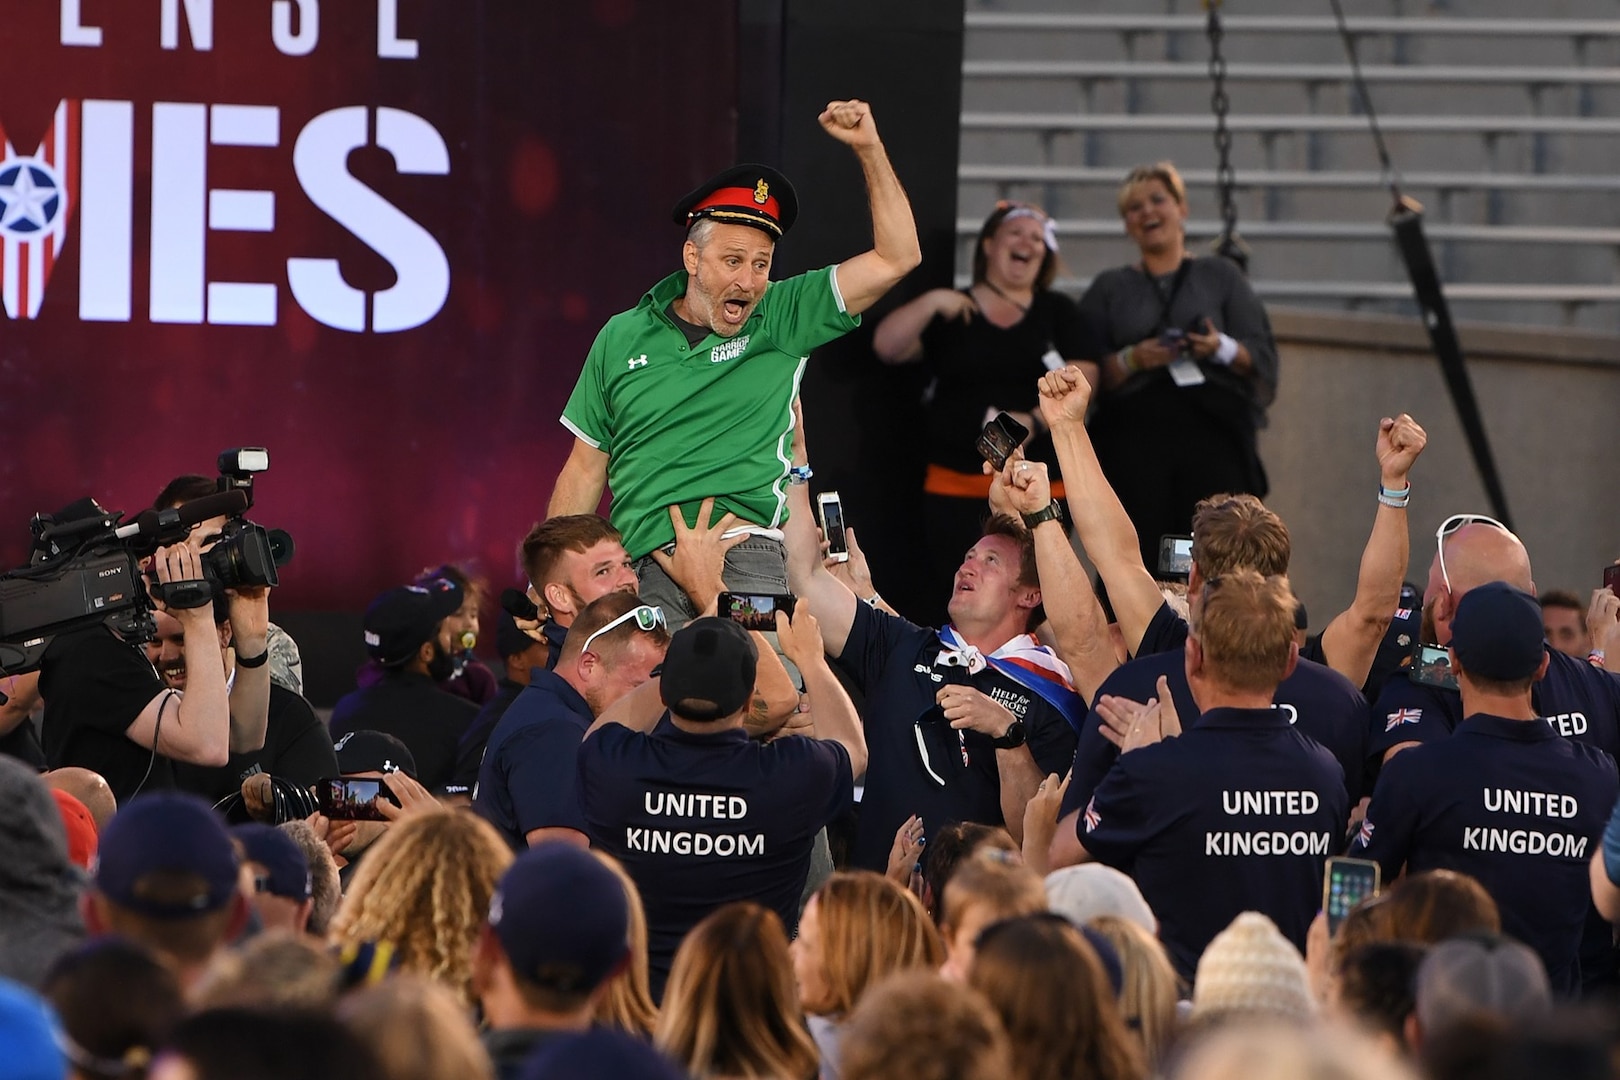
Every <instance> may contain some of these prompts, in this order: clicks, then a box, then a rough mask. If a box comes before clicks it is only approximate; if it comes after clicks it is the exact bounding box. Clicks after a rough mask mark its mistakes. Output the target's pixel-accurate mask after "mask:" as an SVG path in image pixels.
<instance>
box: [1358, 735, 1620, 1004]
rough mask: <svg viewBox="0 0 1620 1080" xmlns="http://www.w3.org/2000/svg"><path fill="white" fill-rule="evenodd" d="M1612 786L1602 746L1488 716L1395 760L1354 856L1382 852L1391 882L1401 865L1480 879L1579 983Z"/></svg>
mask: <svg viewBox="0 0 1620 1080" xmlns="http://www.w3.org/2000/svg"><path fill="white" fill-rule="evenodd" d="M1617 794H1620V784H1617V780H1616V776H1615V765H1614V759H1613V758H1611V757H1609V755H1608V754H1606V753H1604V752H1603V751H1601V750H1599V749H1597V748H1596V747H1594V746H1589V745H1583V744H1581V743H1580V742H1578V741H1576V740H1575V739H1573V738H1568V739H1565V738H1560V737H1559V733H1558V731H1557V730H1556V729H1555V728H1554V726H1553V725H1552V724H1551V723H1549V722H1547V721H1546V720H1508V719H1504V718H1502V717H1497V716H1488V715H1485V714H1483V713H1481V714H1477V715H1474V716H1470V717H1469V718H1468V719H1466V720H1464V721H1463V722H1462V723H1461V724H1459V725H1458V726H1457V729H1456V731H1455V732H1454V733H1453V734H1452V735H1451V737H1450V738H1444V739H1438V740H1436V741H1434V742H1429V743H1425V744H1424V745H1422V746H1418V747H1414V748H1412V749H1410V750H1408V751H1406V752H1405V753H1402V754H1397V755H1396V756H1395V757H1393V758H1391V759H1390V761H1389V763H1388V764H1387V765H1385V766H1384V771H1383V773H1382V775H1380V776H1379V778H1378V788H1377V790H1375V791H1374V792H1373V798H1372V804H1371V805H1370V806H1368V807H1367V818H1366V820H1365V821H1364V822H1362V825H1361V832H1360V833H1359V834H1358V835H1357V836H1356V839H1355V841H1354V842H1353V843H1352V844H1351V847H1350V854H1352V855H1357V856H1360V857H1362V858H1366V859H1376V860H1377V861H1378V862H1379V864H1380V865H1382V866H1383V868H1384V876H1385V880H1390V879H1393V878H1394V877H1395V875H1396V874H1398V873H1400V872H1401V869H1402V868H1403V867H1404V868H1405V869H1406V871H1407V872H1408V873H1418V872H1420V871H1424V870H1435V869H1446V870H1455V871H1457V872H1459V873H1463V874H1468V875H1469V876H1470V877H1473V878H1474V879H1476V880H1477V881H1479V883H1480V884H1481V885H1484V886H1485V888H1486V890H1487V891H1488V892H1489V893H1490V894H1491V898H1492V899H1494V900H1495V901H1496V906H1497V907H1498V908H1500V909H1501V912H1502V929H1503V931H1505V932H1506V933H1508V934H1511V935H1512V936H1514V937H1516V938H1518V939H1519V940H1520V941H1523V942H1524V943H1525V944H1527V945H1529V946H1530V947H1531V948H1533V949H1535V950H1536V952H1537V953H1538V954H1540V956H1541V959H1542V962H1543V963H1544V964H1545V965H1546V967H1547V975H1548V977H1549V978H1550V979H1551V981H1552V984H1553V986H1554V987H1555V988H1556V989H1558V990H1560V991H1563V992H1566V993H1567V992H1570V991H1573V990H1574V989H1575V988H1576V987H1577V986H1578V985H1579V984H1580V975H1581V963H1580V960H1581V956H1582V949H1581V944H1582V935H1583V933H1584V931H1585V929H1586V917H1587V911H1588V909H1589V908H1590V907H1591V892H1590V889H1591V885H1590V884H1589V882H1588V878H1587V863H1588V862H1589V861H1590V860H1591V858H1592V853H1593V852H1594V851H1596V850H1597V848H1598V845H1599V843H1600V842H1601V839H1600V838H1601V837H1602V835H1603V827H1604V825H1605V824H1606V823H1607V822H1608V820H1609V811H1610V810H1611V809H1612V808H1613V806H1614V803H1615V798H1616V796H1617Z"/></svg>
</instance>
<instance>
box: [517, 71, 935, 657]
mask: <svg viewBox="0 0 1620 1080" xmlns="http://www.w3.org/2000/svg"><path fill="white" fill-rule="evenodd" d="M820 122H821V126H822V128H823V129H824V130H825V131H826V132H827V133H828V134H829V135H831V136H832V137H833V138H835V139H837V140H838V141H839V142H842V143H844V144H846V145H847V146H849V147H850V148H851V149H853V150H854V151H855V155H856V157H857V159H858V160H859V161H860V163H861V170H862V172H863V174H864V175H865V178H866V188H867V193H868V197H869V201H870V206H871V213H872V232H873V245H872V249H871V250H870V251H866V252H863V253H861V254H859V255H856V256H855V257H853V258H851V259H847V260H845V261H844V262H842V263H839V264H838V265H837V266H833V267H824V268H822V269H819V270H812V271H810V272H809V273H806V274H801V275H799V276H797V277H793V278H788V279H787V280H785V281H778V282H772V281H771V280H770V269H771V259H772V256H773V255H774V253H775V250H776V244H777V241H778V240H780V239H781V238H782V237H783V236H784V235H785V234H786V233H787V231H788V230H789V229H790V228H791V227H792V225H793V222H794V219H795V218H796V217H797V216H798V207H799V201H798V196H797V193H796V192H795V191H794V189H793V186H792V185H791V184H790V183H788V181H787V178H786V177H784V176H783V175H782V174H781V173H779V172H777V171H776V170H775V169H772V168H770V167H768V166H764V165H737V166H734V167H732V168H730V169H727V170H725V171H724V172H722V173H720V174H719V175H718V176H715V177H714V178H712V179H711V180H709V181H708V182H707V183H705V184H703V185H701V186H699V187H698V188H697V189H695V190H693V191H692V192H690V193H688V194H687V195H686V196H685V197H684V198H682V199H681V200H680V201H679V202H678V203H677V204H676V205H675V209H674V214H673V217H674V220H675V222H676V224H678V225H680V226H681V227H682V228H684V229H685V230H686V244H685V246H684V247H683V249H682V268H681V269H680V270H678V271H676V272H675V273H674V274H671V275H670V276H669V277H667V278H665V279H664V280H663V281H661V282H659V283H658V284H657V285H654V286H653V287H652V289H651V290H649V291H648V292H647V294H646V295H645V296H644V297H642V300H641V303H640V304H638V305H637V306H636V307H635V308H634V309H632V310H630V311H627V312H623V313H621V314H619V315H615V316H614V317H613V318H612V319H610V320H609V321H608V323H607V325H606V326H605V327H603V329H602V332H601V333H600V334H599V335H597V339H596V342H595V344H594V345H592V346H591V351H590V353H589V355H588V356H587V357H586V359H585V367H584V370H583V371H582V372H581V374H580V378H579V381H578V383H577V384H576V385H575V387H574V392H573V394H572V396H571V397H570V398H569V400H568V404H567V406H566V407H565V408H564V409H563V415H562V422H563V426H565V427H566V428H568V430H569V431H571V432H572V433H573V434H574V449H573V452H572V454H570V455H569V458H568V461H567V463H566V464H565V465H564V466H563V469H562V472H561V473H559V474H558V476H557V484H556V487H555V488H554V489H553V491H552V494H551V502H550V505H549V507H548V509H547V511H546V513H547V516H548V517H556V516H558V515H562V514H585V513H590V512H592V511H594V510H595V509H596V508H597V505H598V504H599V503H600V502H601V501H602V493H603V491H604V490H605V488H607V487H612V489H613V508H612V518H613V524H614V525H615V526H617V527H618V529H619V531H620V532H621V533H623V537H624V546H625V549H626V550H627V551H629V553H630V555H631V557H632V558H634V559H636V560H638V561H637V564H636V573H637V575H638V576H639V577H640V581H641V585H640V590H639V591H640V595H641V599H642V600H643V602H645V603H648V604H651V605H653V606H655V607H661V608H662V609H663V610H664V612H665V614H666V615H667V616H668V617H669V619H670V625H671V626H680V625H682V624H684V623H685V622H686V621H688V620H690V619H692V618H693V617H695V616H696V615H697V613H698V606H697V605H694V604H692V603H691V602H690V601H689V600H688V598H687V597H686V596H685V595H684V594H683V593H682V592H681V589H680V588H679V587H678V586H677V585H676V583H675V582H674V581H673V580H672V579H671V578H670V577H669V576H668V574H667V572H666V569H667V563H660V562H658V561H655V560H654V559H653V553H654V552H657V551H660V549H662V548H665V547H666V546H667V545H669V544H672V543H673V542H674V541H675V539H676V533H675V529H674V527H673V525H672V523H671V521H670V515H669V509H668V508H669V507H671V506H678V507H679V508H680V514H681V516H682V517H684V518H685V520H686V523H687V524H688V525H691V524H694V522H695V519H696V517H697V514H698V508H699V505H700V504H701V503H702V501H703V500H704V499H706V498H713V499H715V503H716V507H717V509H718V510H719V511H720V513H722V514H727V513H729V514H735V515H736V518H737V522H738V524H737V526H736V528H735V529H734V530H733V533H734V534H735V535H739V536H741V535H746V536H748V539H747V540H745V541H743V542H742V543H741V544H739V545H738V546H737V547H735V548H733V549H732V550H731V551H730V552H729V553H728V556H727V567H728V570H730V571H732V572H737V571H739V570H740V571H742V572H746V573H748V574H750V575H752V576H754V577H756V578H758V579H761V584H760V585H759V586H758V587H757V589H756V591H759V592H777V593H785V592H787V571H786V566H785V563H784V561H783V553H782V535H781V528H780V527H781V525H782V522H784V521H785V520H786V519H787V509H786V501H785V499H784V498H783V485H784V484H785V483H786V482H787V481H788V480H789V470H788V461H787V458H786V457H784V456H783V454H782V447H783V445H784V440H785V439H786V437H787V433H788V432H789V430H790V429H791V428H792V424H793V419H792V411H791V407H792V403H793V399H794V396H795V395H796V394H797V392H798V386H799V379H800V376H801V375H802V373H803V370H804V358H805V357H807V356H808V355H809V354H810V352H811V351H812V350H813V349H815V348H817V347H819V346H821V345H824V344H826V343H827V342H829V341H832V340H834V339H836V338H838V337H841V336H842V335H844V334H846V333H848V332H849V331H850V330H852V329H854V328H855V327H856V326H858V325H859V324H860V313H861V312H863V311H865V310H866V309H867V308H870V307H871V306H872V305H873V304H874V303H876V302H877V301H878V299H879V298H880V297H882V296H883V294H884V293H886V292H888V291H889V289H891V288H893V287H894V286H895V285H896V284H897V283H898V282H899V281H900V279H901V278H903V277H904V276H905V275H906V274H907V273H909V272H910V271H911V270H912V268H913V267H915V266H916V265H917V264H918V263H919V262H921V260H922V251H921V248H920V246H919V244H918V241H917V226H916V223H915V222H914V221H913V220H912V215H911V205H910V203H909V202H908V201H907V199H906V194H905V191H904V189H902V188H901V186H900V181H899V179H898V178H897V177H896V176H895V174H894V169H893V167H892V166H891V165H890V164H889V159H888V155H887V153H886V152H885V151H884V149H883V142H882V140H881V139H880V138H879V137H878V132H877V125H876V122H875V121H874V120H873V118H872V110H871V108H870V106H868V105H867V104H866V102H864V101H834V102H831V103H829V104H828V106H827V108H826V110H824V111H823V112H822V113H821V116H820ZM610 403H611V404H610ZM665 557H666V558H667V556H665ZM773 581H774V582H775V585H774V586H771V585H770V583H771V582H773Z"/></svg>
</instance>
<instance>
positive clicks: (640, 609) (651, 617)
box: [579, 604, 669, 653]
mask: <svg viewBox="0 0 1620 1080" xmlns="http://www.w3.org/2000/svg"><path fill="white" fill-rule="evenodd" d="M631 619H634V620H636V629H638V630H648V631H650V630H653V629H655V628H657V627H660V626H662V627H663V628H664V630H665V632H666V633H667V632H668V630H669V623H667V622H665V621H664V609H663V608H660V607H653V606H652V605H651V604H641V605H639V606H637V607H633V608H631V609H630V610H629V611H627V612H625V613H624V614H623V615H620V616H619V617H618V618H617V619H614V620H613V621H612V622H610V623H608V624H607V625H606V626H604V627H602V629H600V630H598V631H597V632H596V633H594V634H592V635H591V636H590V637H588V638H586V639H585V644H584V645H582V646H580V649H579V651H580V652H582V653H586V652H590V650H591V642H593V641H595V640H596V639H597V638H599V637H601V636H602V635H603V634H605V633H607V632H608V631H609V630H612V629H613V628H614V627H615V626H619V625H622V624H623V623H627V622H629V621H630V620H631Z"/></svg>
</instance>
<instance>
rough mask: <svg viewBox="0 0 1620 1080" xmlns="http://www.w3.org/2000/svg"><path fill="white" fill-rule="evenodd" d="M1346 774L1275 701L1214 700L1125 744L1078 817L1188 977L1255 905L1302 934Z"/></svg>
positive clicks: (1335, 830) (1317, 899)
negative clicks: (1132, 884) (1127, 879)
mask: <svg viewBox="0 0 1620 1080" xmlns="http://www.w3.org/2000/svg"><path fill="white" fill-rule="evenodd" d="M1348 812H1349V808H1348V805H1347V803H1346V801H1345V793H1344V774H1343V772H1342V770H1341V769H1340V768H1339V763H1338V762H1337V761H1335V760H1334V759H1333V755H1332V754H1330V753H1328V752H1327V751H1326V750H1324V749H1323V748H1322V747H1321V746H1320V745H1318V744H1317V743H1316V742H1315V741H1313V740H1311V739H1308V738H1306V737H1305V736H1304V735H1302V734H1300V732H1299V731H1298V730H1297V729H1296V728H1294V727H1292V726H1291V725H1290V724H1289V723H1288V721H1287V719H1286V718H1285V717H1284V715H1283V713H1282V712H1281V711H1280V710H1278V709H1275V708H1272V709H1211V710H1210V711H1209V712H1207V713H1205V714H1204V715H1203V716H1201V717H1199V718H1198V722H1197V723H1195V724H1194V725H1193V726H1192V727H1191V728H1190V729H1188V730H1187V731H1185V732H1183V733H1182V734H1181V735H1180V736H1179V737H1177V738H1174V739H1166V740H1164V741H1163V742H1160V743H1155V744H1154V745H1152V746H1146V747H1143V748H1142V749H1140V750H1133V751H1132V752H1131V753H1129V754H1124V755H1122V756H1121V757H1120V758H1119V760H1118V761H1116V762H1115V763H1114V767H1113V768H1112V769H1110V770H1109V771H1108V775H1107V776H1106V777H1104V778H1103V782H1102V783H1101V784H1099V785H1098V787H1097V792H1096V794H1095V795H1094V796H1092V798H1091V800H1090V802H1089V804H1088V805H1087V807H1086V810H1085V812H1084V813H1083V814H1082V815H1081V816H1080V820H1079V822H1078V823H1077V831H1078V833H1079V837H1080V842H1081V844H1083V845H1084V846H1085V849H1086V850H1087V851H1088V852H1089V853H1090V854H1091V855H1092V857H1093V858H1095V859H1097V860H1098V861H1099V862H1103V863H1106V864H1108V865H1109V866H1112V867H1116V868H1117V869H1119V870H1122V871H1124V872H1125V873H1127V874H1129V875H1130V876H1131V877H1132V878H1134V879H1135V880H1136V884H1137V887H1138V888H1140V889H1141V890H1142V896H1143V898H1144V899H1146V900H1147V902H1148V906H1149V907H1151V908H1152V909H1153V913H1154V914H1155V915H1156V916H1158V919H1159V939H1160V940H1161V941H1162V942H1163V943H1164V947H1165V950H1166V951H1167V952H1168V953H1169V954H1170V960H1171V962H1172V963H1173V964H1174V965H1175V968H1176V971H1177V972H1179V973H1180V974H1181V975H1182V976H1184V977H1185V978H1187V979H1189V980H1191V978H1192V976H1193V973H1194V971H1195V970H1196V969H1197V967H1198V958H1199V957H1200V956H1201V955H1203V952H1204V947H1205V946H1206V945H1208V944H1209V943H1210V940H1211V939H1212V938H1214V937H1215V935H1216V934H1218V933H1220V932H1221V931H1222V930H1224V929H1226V927H1227V925H1228V924H1229V923H1231V921H1232V920H1233V919H1234V918H1236V917H1237V916H1238V915H1239V914H1240V913H1242V912H1245V911H1258V912H1261V913H1263V914H1265V915H1266V916H1268V917H1269V918H1270V919H1271V921H1272V922H1274V923H1276V924H1277V928H1278V929H1279V930H1281V931H1282V932H1283V934H1284V935H1285V936H1286V937H1287V938H1288V939H1289V940H1290V941H1292V942H1293V943H1294V944H1295V946H1297V947H1298V948H1299V949H1300V950H1301V952H1303V951H1304V948H1305V932H1306V931H1307V930H1308V929H1309V928H1310V925H1311V919H1312V918H1314V917H1315V916H1316V913H1317V911H1318V910H1319V909H1320V908H1321V906H1322V865H1323V863H1324V861H1325V860H1326V859H1327V857H1328V856H1329V855H1330V854H1332V853H1333V851H1334V849H1335V848H1337V846H1338V844H1339V838H1340V834H1341V832H1342V831H1343V828H1344V821H1345V816H1346V814H1347V813H1348Z"/></svg>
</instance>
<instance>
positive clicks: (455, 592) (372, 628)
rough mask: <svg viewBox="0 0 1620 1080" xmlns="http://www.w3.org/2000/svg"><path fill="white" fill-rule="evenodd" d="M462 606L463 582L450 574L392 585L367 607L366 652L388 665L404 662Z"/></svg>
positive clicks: (380, 662) (431, 637) (430, 638)
mask: <svg viewBox="0 0 1620 1080" xmlns="http://www.w3.org/2000/svg"><path fill="white" fill-rule="evenodd" d="M460 609H461V586H460V585H457V584H456V583H455V582H453V581H451V580H449V579H448V578H434V579H433V580H432V581H429V582H425V583H424V584H421V585H401V586H399V587H398V588H393V589H389V590H388V591H387V592H385V593H383V594H382V595H381V596H379V597H377V599H375V600H373V601H372V602H371V606H370V607H368V608H366V618H365V623H364V625H365V637H366V652H367V653H368V654H370V656H371V658H372V659H373V660H375V661H377V662H378V663H379V664H382V665H384V666H385V667H392V666H394V665H396V664H403V663H405V662H406V661H407V660H409V659H410V658H411V657H413V656H415V655H416V650H417V649H420V648H421V647H422V646H423V644H425V643H426V642H429V641H432V640H433V638H434V636H435V635H437V634H438V632H439V624H440V623H441V622H443V621H444V620H445V619H447V618H449V617H450V616H451V615H454V614H455V613H456V612H457V611H459V610H460Z"/></svg>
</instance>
